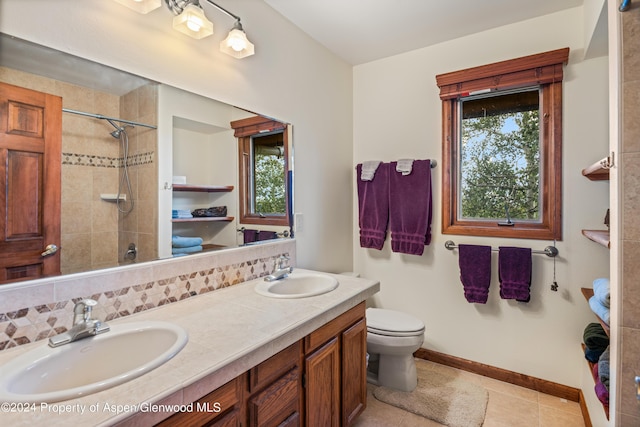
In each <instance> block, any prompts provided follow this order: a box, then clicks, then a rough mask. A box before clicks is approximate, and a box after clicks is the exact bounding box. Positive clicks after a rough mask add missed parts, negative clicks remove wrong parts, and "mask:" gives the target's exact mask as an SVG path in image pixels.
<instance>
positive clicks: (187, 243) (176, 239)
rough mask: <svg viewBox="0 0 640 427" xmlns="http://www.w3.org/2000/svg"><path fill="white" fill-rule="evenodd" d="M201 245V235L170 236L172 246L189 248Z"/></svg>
mask: <svg viewBox="0 0 640 427" xmlns="http://www.w3.org/2000/svg"><path fill="white" fill-rule="evenodd" d="M200 245H202V237H182V236H171V246H173V247H174V248H189V247H192V246H200Z"/></svg>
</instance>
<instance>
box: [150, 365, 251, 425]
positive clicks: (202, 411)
mask: <svg viewBox="0 0 640 427" xmlns="http://www.w3.org/2000/svg"><path fill="white" fill-rule="evenodd" d="M241 378H242V376H241V377H238V378H236V379H234V380H232V381H229V382H228V383H226V384H225V385H223V386H222V387H220V388H218V389H216V390H214V391H212V392H211V393H209V394H207V395H206V396H204V397H202V398H200V399H198V400H197V401H196V402H194V403H193V412H182V413H179V414H175V415H173V416H171V417H169V418H167V419H166V420H164V421H162V422H161V423H159V424H157V425H158V426H161V427H175V426H194V425H205V424H208V423H210V422H211V421H213V420H215V419H216V418H217V417H219V416H220V415H223V414H225V413H227V412H229V410H230V409H233V408H234V407H235V406H236V405H238V402H239V401H240V396H241V393H242V390H241V387H240V384H241V381H240V379H241ZM223 425H225V424H223Z"/></svg>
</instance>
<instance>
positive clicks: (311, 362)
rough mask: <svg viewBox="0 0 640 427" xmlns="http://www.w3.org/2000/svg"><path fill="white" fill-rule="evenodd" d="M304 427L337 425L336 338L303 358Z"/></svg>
mask: <svg viewBox="0 0 640 427" xmlns="http://www.w3.org/2000/svg"><path fill="white" fill-rule="evenodd" d="M305 376H306V381H305V383H306V385H305V387H306V393H307V396H306V420H307V421H306V425H307V426H309V427H314V426H323V427H337V426H339V425H340V346H339V341H338V338H333V339H332V340H331V341H329V342H328V343H326V344H325V345H323V346H322V347H320V348H319V349H318V350H316V351H314V352H313V353H311V354H310V355H309V356H307V358H306V366H305Z"/></svg>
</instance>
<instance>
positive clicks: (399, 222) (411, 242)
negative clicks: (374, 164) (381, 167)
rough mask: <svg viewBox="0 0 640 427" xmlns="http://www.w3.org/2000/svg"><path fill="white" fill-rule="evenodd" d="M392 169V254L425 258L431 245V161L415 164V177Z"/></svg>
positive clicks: (394, 167)
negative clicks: (423, 256)
mask: <svg viewBox="0 0 640 427" xmlns="http://www.w3.org/2000/svg"><path fill="white" fill-rule="evenodd" d="M396 164H397V162H391V164H390V166H389V230H390V231H391V250H393V252H401V253H404V254H410V255H422V253H423V252H424V246H425V245H428V244H429V243H431V216H432V212H431V211H432V209H431V208H432V206H431V203H432V202H431V161H430V160H414V161H413V167H412V170H411V173H410V174H408V175H403V174H402V172H398V171H397V170H396Z"/></svg>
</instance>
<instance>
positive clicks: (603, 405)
mask: <svg viewBox="0 0 640 427" xmlns="http://www.w3.org/2000/svg"><path fill="white" fill-rule="evenodd" d="M586 348H587V346H586V345H584V343H582V351H583V352H584V350H585V349H586ZM585 361H586V362H587V365H589V372H591V377H592V378H593V382H594V383H596V382H597V381H598V378H596V376H595V375H594V373H593V366H594V365H595V363H593V362H590V361H588V360H586V359H585ZM600 403H602V402H600ZM602 409H604V414H605V415H606V417H607V419H609V406H607V405H605V404H604V403H602Z"/></svg>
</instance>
